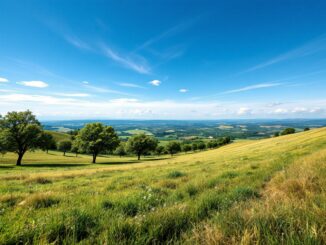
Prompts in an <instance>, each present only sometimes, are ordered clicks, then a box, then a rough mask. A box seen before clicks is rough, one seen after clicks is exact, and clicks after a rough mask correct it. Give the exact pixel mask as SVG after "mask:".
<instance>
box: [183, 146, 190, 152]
mask: <svg viewBox="0 0 326 245" xmlns="http://www.w3.org/2000/svg"><path fill="white" fill-rule="evenodd" d="M182 150H183V151H184V152H188V151H191V145H189V144H184V145H182Z"/></svg>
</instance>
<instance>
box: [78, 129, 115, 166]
mask: <svg viewBox="0 0 326 245" xmlns="http://www.w3.org/2000/svg"><path fill="white" fill-rule="evenodd" d="M76 140H78V142H79V149H80V150H81V151H83V152H87V153H90V154H92V156H93V160H92V163H96V157H97V155H98V154H100V153H102V152H106V151H114V150H115V149H116V148H117V146H118V145H119V143H120V140H119V137H118V135H117V134H116V132H115V131H114V128H112V127H111V126H105V125H103V124H102V123H89V124H86V125H85V127H84V128H82V129H81V130H80V131H79V132H78V134H77V136H76Z"/></svg>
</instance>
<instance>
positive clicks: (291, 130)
mask: <svg viewBox="0 0 326 245" xmlns="http://www.w3.org/2000/svg"><path fill="white" fill-rule="evenodd" d="M294 133H295V129H294V128H286V129H284V130H283V131H282V133H281V135H287V134H294Z"/></svg>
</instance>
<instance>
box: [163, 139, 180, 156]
mask: <svg viewBox="0 0 326 245" xmlns="http://www.w3.org/2000/svg"><path fill="white" fill-rule="evenodd" d="M166 150H167V151H168V153H169V154H171V156H173V155H174V154H176V153H178V152H180V151H181V144H180V143H179V142H177V141H170V142H169V143H168V144H167V145H166Z"/></svg>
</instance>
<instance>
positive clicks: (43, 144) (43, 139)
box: [39, 132, 56, 152]
mask: <svg viewBox="0 0 326 245" xmlns="http://www.w3.org/2000/svg"><path fill="white" fill-rule="evenodd" d="M39 145H40V148H41V149H42V150H43V151H46V152H48V150H54V149H56V142H55V140H54V137H53V135H52V134H51V133H48V132H42V134H41V136H40V139H39Z"/></svg>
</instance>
